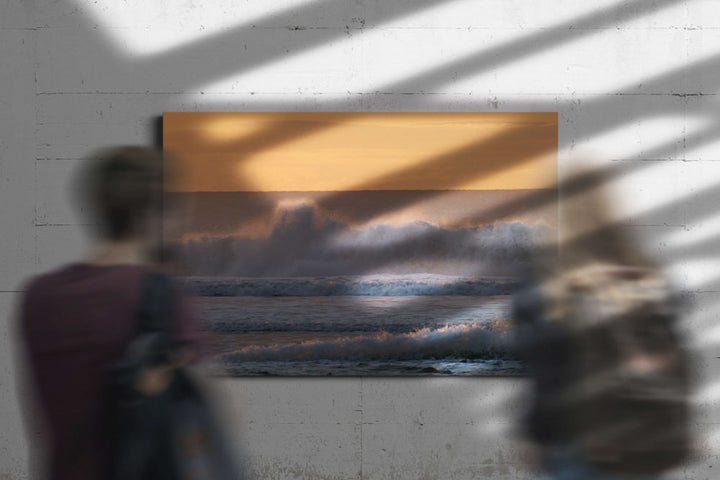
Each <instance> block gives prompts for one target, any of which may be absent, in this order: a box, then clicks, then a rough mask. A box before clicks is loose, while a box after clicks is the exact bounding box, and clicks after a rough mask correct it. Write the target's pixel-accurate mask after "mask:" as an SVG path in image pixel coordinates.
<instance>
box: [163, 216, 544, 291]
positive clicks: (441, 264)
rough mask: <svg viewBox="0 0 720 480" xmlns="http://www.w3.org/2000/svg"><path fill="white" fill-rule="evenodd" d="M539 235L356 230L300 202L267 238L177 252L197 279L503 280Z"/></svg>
mask: <svg viewBox="0 0 720 480" xmlns="http://www.w3.org/2000/svg"><path fill="white" fill-rule="evenodd" d="M546 229H547V227H546V226H544V225H528V224H524V223H519V222H506V223H497V224H494V225H485V226H480V227H476V228H458V229H447V228H443V227H439V226H436V225H433V224H430V223H424V222H417V223H412V224H406V225H400V226H395V225H387V224H373V225H369V226H365V227H362V228H360V227H357V228H356V227H351V226H349V225H347V224H344V223H342V222H339V221H337V220H335V219H333V218H332V217H331V216H329V215H326V214H324V213H323V212H322V211H320V210H319V209H318V207H317V206H315V205H314V204H308V203H302V204H299V205H294V206H292V207H287V206H285V207H282V208H279V209H278V211H277V212H276V216H275V219H274V223H273V227H272V229H271V231H270V233H269V235H268V236H267V237H263V238H251V237H243V236H226V237H205V238H200V239H188V240H186V241H184V242H182V243H180V244H179V245H177V249H178V253H179V255H180V256H181V258H182V259H183V261H184V262H185V264H186V267H187V269H188V271H189V272H190V274H191V275H199V276H233V277H318V276H348V275H365V274H379V273H390V274H410V273H436V274H445V275H464V276H470V275H498V276H509V275H518V274H520V273H522V272H524V271H525V269H526V268H527V267H528V266H529V262H530V257H531V254H532V251H533V248H534V243H535V239H536V238H537V237H538V236H539V235H540V234H542V233H543V232H544V231H545V230H546ZM398 288H400V287H398Z"/></svg>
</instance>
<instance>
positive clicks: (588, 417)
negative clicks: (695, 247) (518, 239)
mask: <svg viewBox="0 0 720 480" xmlns="http://www.w3.org/2000/svg"><path fill="white" fill-rule="evenodd" d="M609 179H610V178H609V175H607V172H606V171H605V170H602V169H599V168H594V169H593V168H590V167H588V166H587V165H586V164H583V165H579V166H575V167H573V168H572V169H571V171H570V172H569V175H567V180H566V181H565V182H563V183H562V184H561V191H560V193H561V198H562V200H561V204H560V220H561V230H560V234H559V238H558V241H557V242H552V241H550V242H546V244H547V245H549V246H548V247H547V248H546V249H545V250H544V251H543V252H542V253H541V254H540V255H539V256H538V259H537V262H536V266H537V271H536V275H537V277H536V278H535V279H534V281H533V284H532V285H531V286H529V287H528V288H527V289H525V290H524V291H523V292H521V293H520V294H518V295H516V297H515V299H514V302H513V318H514V320H515V322H516V325H517V332H518V339H519V345H520V349H521V353H522V354H524V356H525V359H526V360H527V362H528V368H529V371H530V374H531V376H532V380H533V399H532V404H531V407H530V410H529V413H528V415H527V417H526V419H525V429H526V433H527V434H528V436H529V437H530V438H531V439H532V440H534V442H535V443H536V444H537V446H538V447H539V449H540V451H541V455H540V456H541V459H542V464H543V467H544V469H545V471H546V473H547V474H549V475H550V477H551V478H554V479H558V480H561V479H562V480H571V479H582V480H616V479H624V478H638V479H654V478H658V477H657V476H658V475H661V474H663V473H664V472H666V471H668V470H670V469H672V468H674V467H677V466H678V465H681V464H682V463H683V462H684V461H685V460H686V459H687V458H688V456H689V453H690V443H691V440H690V434H689V408H688V397H689V363H688V357H687V354H686V352H685V350H684V348H683V343H682V342H681V339H680V337H679V335H678V333H677V331H676V328H675V325H674V324H675V321H676V320H677V317H678V310H679V309H678V304H679V302H678V298H677V295H675V294H674V293H673V290H672V288H671V287H670V284H669V282H668V281H667V280H666V279H665V277H664V275H663V274H662V273H661V271H660V269H659V267H658V266H657V265H656V263H655V262H654V261H652V260H651V259H650V258H649V257H648V256H647V255H646V254H645V253H644V252H643V251H642V249H641V248H640V247H639V245H638V243H637V242H636V241H635V240H634V239H633V238H631V236H630V235H629V234H628V231H627V228H623V226H622V225H621V224H620V223H619V222H618V219H617V217H616V215H615V213H614V212H613V209H612V205H611V204H610V201H609V194H608V187H607V183H608V182H609Z"/></svg>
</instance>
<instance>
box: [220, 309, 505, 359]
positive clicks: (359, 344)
mask: <svg viewBox="0 0 720 480" xmlns="http://www.w3.org/2000/svg"><path fill="white" fill-rule="evenodd" d="M512 356H513V355H512V347H511V335H510V332H509V324H508V322H507V321H506V320H502V319H500V320H496V321H493V322H486V323H472V324H464V325H452V326H446V327H442V328H436V329H431V328H423V329H420V330H417V331H414V332H410V333H406V334H392V333H387V332H381V333H378V334H375V335H369V336H363V337H360V338H358V337H340V338H338V339H337V340H333V341H311V342H303V343H300V344H295V345H287V344H284V345H278V346H249V347H245V348H243V349H241V350H238V351H235V352H233V353H228V354H225V355H223V356H222V360H223V361H224V362H226V363H229V364H235V363H238V362H245V361H307V360H354V361H362V360H367V361H373V360H423V359H447V358H457V359H478V358H483V359H500V358H512Z"/></svg>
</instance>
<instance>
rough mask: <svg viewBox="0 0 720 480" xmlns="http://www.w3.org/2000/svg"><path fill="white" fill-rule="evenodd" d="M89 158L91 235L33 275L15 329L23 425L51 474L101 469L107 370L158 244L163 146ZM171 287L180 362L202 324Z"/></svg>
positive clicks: (159, 386) (144, 378) (150, 384)
mask: <svg viewBox="0 0 720 480" xmlns="http://www.w3.org/2000/svg"><path fill="white" fill-rule="evenodd" d="M87 161H88V163H89V166H88V167H87V168H86V169H85V171H84V172H83V173H82V174H81V175H80V177H79V182H78V184H77V185H76V187H77V193H78V194H79V197H78V198H79V199H80V201H81V202H82V203H83V207H84V209H85V210H87V211H88V212H89V213H90V214H91V216H92V217H91V224H93V225H94V226H95V227H96V237H95V240H96V241H95V242H94V245H93V246H92V249H91V251H90V252H88V254H87V256H86V257H85V258H84V259H82V260H80V261H77V262H74V263H70V264H68V265H65V266H62V267H60V268H58V269H56V270H54V271H51V272H49V273H45V274H42V275H38V276H36V277H34V278H33V279H31V280H30V281H29V282H28V283H27V285H26V288H25V293H24V295H23V296H22V300H21V305H20V315H19V325H18V330H19V334H20V336H21V339H22V344H23V346H24V350H25V354H26V358H27V364H28V378H27V379H26V380H27V388H29V389H30V392H31V393H32V394H33V395H32V396H31V399H32V400H33V404H34V405H31V406H26V407H27V409H28V414H27V415H26V416H27V417H28V420H29V421H30V422H31V425H29V434H30V436H31V437H34V436H35V435H36V431H35V430H36V429H38V428H39V429H41V431H42V437H43V438H44V442H43V443H44V445H41V448H40V451H41V452H43V453H44V455H43V458H42V459H36V458H33V459H32V461H33V463H37V461H38V460H41V461H42V462H43V465H44V466H43V467H41V468H40V470H41V471H42V472H43V477H44V478H47V479H50V480H99V479H103V478H108V476H109V465H108V464H109V461H110V460H109V457H110V456H111V452H110V450H111V448H112V447H111V441H112V439H111V438H109V437H110V434H109V432H108V431H107V429H106V424H105V419H104V412H105V405H104V402H105V401H106V399H105V386H106V382H107V379H106V375H107V369H108V367H109V366H110V365H112V364H113V363H114V362H116V361H117V360H118V359H119V358H120V357H121V356H122V355H123V352H124V351H125V349H126V348H127V346H128V345H129V343H130V342H131V340H132V339H133V337H134V336H135V335H136V333H137V329H138V314H137V311H138V307H139V302H140V298H141V290H142V288H143V284H144V280H145V278H146V276H147V275H148V274H149V273H151V272H154V271H158V270H160V269H161V267H160V266H159V265H158V263H157V259H156V258H154V256H155V255H154V252H158V251H159V247H160V244H159V239H160V235H159V233H160V229H159V222H160V215H161V213H162V190H163V185H162V183H163V171H164V165H163V164H164V160H163V155H162V154H161V153H160V152H158V151H155V150H153V149H149V148H144V147H118V148H110V149H106V150H102V151H100V152H97V153H96V154H95V155H93V156H92V157H91V158H90V159H88V160H87ZM175 290H177V289H175ZM173 293H174V294H173V300H172V303H173V305H172V312H173V314H172V319H171V337H172V342H173V344H174V345H173V346H174V347H175V348H176V351H177V352H182V354H179V357H178V358H177V361H178V362H179V363H185V362H188V361H189V360H190V359H191V358H192V357H194V356H195V355H196V352H197V349H198V345H199V333H198V332H199V330H198V328H197V326H196V321H195V318H194V316H193V314H192V312H191V310H192V309H191V308H190V305H189V301H188V297H186V296H184V295H183V294H182V293H181V292H180V291H179V290H178V291H174V292H173ZM180 357H182V358H180ZM168 368H171V367H170V366H168V365H166V366H158V367H157V368H153V369H147V370H144V371H143V372H142V374H141V375H140V377H139V378H138V380H137V385H136V386H137V389H138V390H139V391H140V392H142V393H143V394H146V395H155V394H158V393H160V392H162V391H163V389H165V388H166V387H167V384H168V382H169V379H170V375H169V374H168ZM31 440H32V438H31Z"/></svg>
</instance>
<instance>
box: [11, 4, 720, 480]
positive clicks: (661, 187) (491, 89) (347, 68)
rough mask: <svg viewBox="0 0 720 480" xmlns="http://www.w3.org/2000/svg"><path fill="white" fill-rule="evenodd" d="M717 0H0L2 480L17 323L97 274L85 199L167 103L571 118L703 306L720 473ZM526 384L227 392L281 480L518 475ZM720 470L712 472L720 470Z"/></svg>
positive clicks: (706, 395)
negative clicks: (68, 269) (47, 290)
mask: <svg viewBox="0 0 720 480" xmlns="http://www.w3.org/2000/svg"><path fill="white" fill-rule="evenodd" d="M719 89H720V2H719V1H716V0H677V1H670V0H637V1H617V0H613V1H608V0H596V1H594V2H579V1H576V0H483V1H478V0H444V1H438V0H393V1H384V0H314V1H308V0H273V1H272V2H267V1H265V0H245V1H237V0H212V1H210V0H153V1H141V0H127V1H122V2H121V1H119V0H100V1H89V0H22V1H21V0H0V225H2V228H1V229H0V318H2V319H3V322H5V323H3V328H2V336H1V341H2V345H0V402H1V405H2V408H1V409H0V426H1V428H0V479H13V480H14V479H21V478H26V477H27V475H28V471H29V467H28V465H27V448H26V442H25V439H24V436H23V433H22V425H21V422H20V419H19V413H18V407H17V401H16V398H17V395H16V391H15V386H14V383H13V381H12V368H11V359H12V349H11V347H12V342H11V341H10V340H9V337H8V328H7V326H6V325H7V322H8V319H9V316H10V311H11V310H12V308H13V306H14V303H15V302H16V300H17V298H18V294H19V291H20V288H21V286H20V285H21V280H22V279H23V278H25V277H27V276H28V275H31V274H33V273H35V272H40V271H44V270H47V269H49V268H52V267H54V266H56V265H58V264H60V263H62V262H65V261H68V260H70V259H73V258H77V257H78V256H79V255H81V254H82V252H83V249H84V247H85V240H84V237H83V231H82V228H81V227H80V225H79V220H78V218H77V217H76V216H75V214H74V213H73V212H72V209H71V208H70V205H69V203H68V200H67V196H66V193H67V184H68V180H69V179H70V178H71V176H72V174H73V172H74V171H75V169H76V168H77V167H78V166H79V165H80V163H81V160H80V159H81V158H82V157H83V156H84V155H86V154H87V153H88V152H89V151H90V150H92V149H94V148H95V147H99V146H104V145H107V144H117V143H141V144H148V143H150V142H151V141H152V129H151V124H152V118H153V117H155V116H157V115H160V114H161V113H162V112H163V111H557V112H559V116H560V132H559V135H560V139H559V141H560V151H559V161H560V166H561V169H563V168H564V167H566V166H567V165H568V164H569V163H570V162H574V161H580V160H579V159H581V158H583V153H582V152H586V151H593V152H596V154H597V155H596V156H597V158H600V159H602V162H605V163H607V164H613V165H617V164H618V162H621V163H622V164H623V165H625V166H626V167H627V174H626V175H623V176H622V177H621V178H619V179H618V180H617V181H616V182H614V186H615V187H616V189H617V192H618V195H619V196H620V197H619V198H621V199H622V205H623V206H624V214H625V215H626V217H625V224H626V225H627V228H629V229H632V230H633V231H635V232H637V233H639V234H641V235H642V238H644V241H645V242H646V244H647V248H648V249H649V250H650V251H652V252H653V253H655V254H656V255H658V256H659V257H661V258H663V259H664V260H666V261H667V263H668V265H669V269H670V271H671V272H672V273H673V275H674V278H675V280H676V282H677V283H678V285H679V286H680V287H682V288H685V289H687V290H688V291H690V292H691V297H692V299H693V301H694V302H695V307H694V311H693V313H692V314H691V315H690V316H689V318H688V319H687V320H686V324H687V327H688V331H689V332H690V334H691V336H692V338H693V341H694V344H695V345H696V346H697V348H698V352H699V357H698V358H699V361H698V365H699V370H698V378H697V380H698V385H699V389H698V395H697V405H698V414H697V428H698V431H699V432H700V433H702V436H701V437H700V439H701V442H700V443H701V446H702V447H703V449H702V455H701V456H700V458H698V460H697V462H695V463H694V464H692V465H689V466H687V468H685V469H682V470H681V471H678V472H676V473H677V476H676V478H687V479H697V480H700V479H712V478H717V475H718V474H717V470H718V468H720V465H715V461H716V459H717V456H718V455H719V454H720V448H719V447H717V445H718V444H720V442H718V440H720V425H718V422H719V421H720V416H719V415H718V413H717V408H716V407H717V404H718V401H720V384H719V383H718V382H717V380H715V375H717V374H718V373H719V372H720V370H719V369H718V367H717V364H718V360H717V356H718V354H717V347H718V343H719V342H720V327H719V326H718V325H717V322H716V321H715V318H716V315H717V313H718V310H719V309H720V304H718V301H717V300H716V297H717V294H718V290H720V276H718V273H717V272H718V267H720V256H718V253H720V252H719V251H718V250H719V247H718V245H720V241H718V240H719V239H718V234H720V216H719V215H718V214H717V212H716V209H717V206H718V204H719V203H720V202H718V199H720V183H718V182H720V163H718V160H720V142H719V140H720V109H718V107H719V106H720V105H719V104H718V100H717V92H718V90H719ZM524 387H525V384H524V382H523V380H521V379H482V378H478V379H457V378H456V379H453V378H425V379H395V378H389V379H369V378H368V379H360V378H348V379H232V380H227V381H222V382H219V384H218V388H219V389H220V390H221V391H222V392H224V395H225V396H226V397H227V398H228V408H229V409H230V410H231V414H232V415H233V416H235V417H237V418H236V420H237V422H238V427H237V430H236V432H237V435H236V438H237V440H238V442H239V446H240V447H241V448H242V449H243V450H244V452H245V454H246V457H247V458H248V462H249V465H250V467H251V468H252V470H253V471H254V472H256V473H257V474H259V476H260V477H261V478H277V479H285V478H291V479H292V478H304V479H356V478H363V479H408V480H409V479H418V478H426V479H430V478H444V479H469V478H493V479H521V478H530V477H531V471H530V470H529V467H528V463H529V458H530V456H529V451H528V449H527V448H525V446H523V445H522V444H520V443H519V442H517V441H516V440H513V438H512V435H511V433H512V430H513V428H514V423H513V422H514V419H515V416H516V415H517V414H518V413H519V411H520V408H519V407H520V406H521V405H522V392H523V388H524ZM714 466H715V468H713V467H714Z"/></svg>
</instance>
